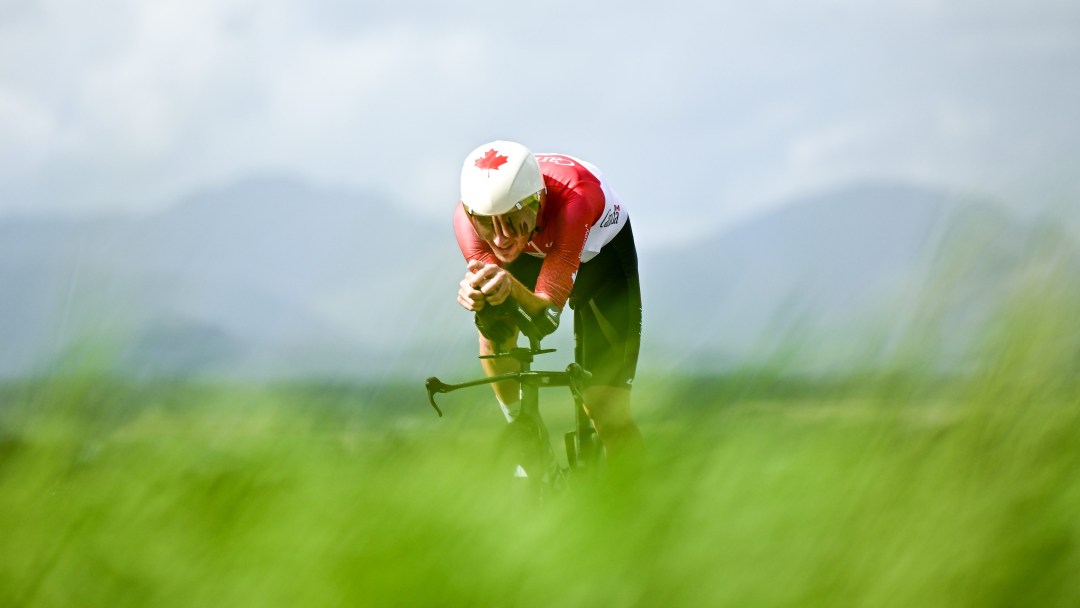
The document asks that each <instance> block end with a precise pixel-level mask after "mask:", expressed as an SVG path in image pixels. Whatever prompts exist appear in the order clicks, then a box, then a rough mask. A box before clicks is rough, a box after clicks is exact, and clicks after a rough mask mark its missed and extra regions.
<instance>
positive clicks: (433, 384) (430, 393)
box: [424, 376, 446, 418]
mask: <svg viewBox="0 0 1080 608" xmlns="http://www.w3.org/2000/svg"><path fill="white" fill-rule="evenodd" d="M424 388H426V389H427V398H428V403H430V404H431V407H433V408H435V413H436V414H438V415H439V418H442V410H440V409H439V406H438V405H436V404H435V393H443V392H446V383H445V382H443V381H442V380H439V379H438V378H436V377H435V376H432V377H430V378H428V379H427V382H425V383H424Z"/></svg>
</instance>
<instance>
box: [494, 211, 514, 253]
mask: <svg viewBox="0 0 1080 608" xmlns="http://www.w3.org/2000/svg"><path fill="white" fill-rule="evenodd" d="M493 227H494V230H493V231H492V232H494V234H495V238H494V239H493V240H494V242H495V245H496V246H498V247H506V246H507V245H509V244H510V242H511V241H512V240H514V235H511V234H510V231H509V230H507V229H506V223H505V222H503V221H502V218H498V217H497V218H495V221H494V226H493Z"/></svg>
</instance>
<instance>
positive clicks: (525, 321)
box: [425, 307, 601, 470]
mask: <svg viewBox="0 0 1080 608" xmlns="http://www.w3.org/2000/svg"><path fill="white" fill-rule="evenodd" d="M515 308H516V309H517V310H516V311H514V314H515V315H516V317H517V318H516V321H517V323H518V326H519V328H520V329H521V331H522V333H523V334H525V335H526V337H527V338H528V339H529V348H518V347H514V348H511V349H510V350H509V351H506V352H500V353H495V354H493V355H482V356H481V357H480V358H481V359H500V358H511V359H514V360H516V361H517V362H518V363H519V364H520V366H521V369H520V370H519V371H516V372H508V373H504V374H497V375H494V376H491V377H486V378H481V379H478V380H469V381H466V382H461V383H457V384H447V383H445V382H443V381H442V380H439V379H438V378H436V377H434V376H432V377H430V378H428V379H427V382H426V384H425V387H426V389H427V394H428V402H429V403H431V407H433V408H435V412H436V413H437V414H438V415H439V416H440V417H442V415H443V413H442V410H441V409H439V406H438V404H437V403H436V402H435V395H436V394H439V393H449V392H453V391H456V390H460V389H464V388H470V387H474V386H482V385H485V384H494V383H496V382H503V381H505V380H513V381H516V382H518V383H519V386H520V394H521V410H520V412H519V413H518V418H521V417H523V416H524V417H526V418H527V419H529V420H531V421H533V422H534V423H535V425H536V428H537V429H539V436H538V437H537V441H539V442H540V443H541V445H542V446H543V447H544V448H546V449H544V450H543V454H545V457H546V458H547V459H548V462H547V463H546V464H547V465H548V466H549V468H550V469H551V470H554V469H556V468H561V467H560V465H558V463H557V462H556V461H555V455H554V452H553V451H552V450H551V439H550V434H549V432H548V428H547V425H546V424H544V420H543V417H542V416H541V415H540V389H541V388H553V387H567V388H569V389H570V393H571V394H572V395H573V398H574V427H575V428H574V430H573V431H570V432H568V433H566V435H565V436H564V438H563V440H564V447H565V449H566V460H567V465H568V466H569V468H570V469H572V470H579V469H590V470H594V469H595V468H596V467H597V464H598V462H599V457H600V453H601V449H600V444H599V440H598V439H597V437H596V430H595V429H594V428H593V425H592V420H590V419H589V416H588V414H587V413H586V411H585V385H586V384H587V382H588V380H589V378H591V376H592V374H590V373H589V372H588V371H586V370H585V369H584V368H583V367H582V366H581V365H580V364H579V363H577V362H574V363H571V364H570V365H568V366H567V367H566V369H565V370H564V371H533V370H532V363H533V361H534V359H535V357H536V355H540V354H545V353H552V352H555V349H544V348H541V347H540V339H541V337H542V336H543V335H544V331H543V330H538V329H537V327H536V323H535V320H534V319H532V318H531V317H529V316H528V315H527V314H526V313H525V312H524V311H521V310H520V308H519V307H515ZM544 315H545V316H546V318H548V319H552V318H553V319H555V324H554V326H557V319H558V311H555V312H554V314H552V313H551V312H550V311H545V313H544ZM551 331H554V327H551V329H548V330H547V332H546V333H550V332H551Z"/></svg>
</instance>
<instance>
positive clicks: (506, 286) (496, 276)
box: [469, 261, 513, 306]
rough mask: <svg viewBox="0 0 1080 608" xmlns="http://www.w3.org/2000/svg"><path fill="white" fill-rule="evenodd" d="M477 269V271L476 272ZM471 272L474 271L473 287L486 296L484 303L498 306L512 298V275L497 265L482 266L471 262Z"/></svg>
mask: <svg viewBox="0 0 1080 608" xmlns="http://www.w3.org/2000/svg"><path fill="white" fill-rule="evenodd" d="M474 269H475V270H474ZM469 270H471V271H473V279H474V281H473V283H472V285H473V286H474V287H475V288H477V289H479V290H480V292H481V293H482V294H484V301H485V302H487V303H488V304H491V305H493V306H498V305H499V304H502V303H503V302H505V301H506V299H507V298H509V297H510V289H511V285H513V283H511V280H510V273H509V272H507V271H506V270H504V269H503V268H500V267H499V266H497V265H495V264H482V263H480V262H476V261H473V262H470V263H469Z"/></svg>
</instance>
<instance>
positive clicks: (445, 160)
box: [0, 0, 1080, 234]
mask: <svg viewBox="0 0 1080 608" xmlns="http://www.w3.org/2000/svg"><path fill="white" fill-rule="evenodd" d="M407 4H408V5H407V6H403V5H399V4H394V3H389V2H385V3H378V2H375V3H352V2H346V1H343V0H321V1H320V2H317V3H315V4H314V5H310V4H304V3H299V2H292V1H290V0H274V1H271V2H254V0H191V1H187V2H181V1H179V0H159V1H156V2H137V1H135V0H103V2H99V3H92V4H87V3H80V2H74V1H61V0H50V1H48V2H38V3H34V4H31V5H29V6H30V7H32V8H25V7H24V8H23V9H22V11H21V12H20V13H18V14H14V15H12V16H10V17H7V18H5V17H4V16H3V15H2V14H0V74H3V77H2V80H0V160H3V161H6V162H5V163H4V167H3V169H0V213H4V212H9V211H10V210H11V209H12V208H16V207H20V206H21V207H25V206H28V205H36V206H46V207H56V208H60V207H64V206H69V207H71V208H75V207H89V206H93V205H103V204H112V205H118V204H121V205H127V206H132V207H140V208H150V207H153V206H160V205H164V204H167V203H169V202H171V201H173V200H175V199H176V198H177V197H179V196H182V195H183V194H185V193H187V192H189V191H191V190H193V189H197V188H199V187H201V186H202V185H204V184H207V183H208V182H222V181H228V180H231V179H237V178H240V177H242V176H244V175H245V174H248V173H252V172H262V171H267V170H272V171H288V172H293V173H297V174H300V175H303V176H307V177H309V178H311V179H314V180H321V181H329V182H335V183H339V184H343V185H346V186H350V187H355V188H374V189H376V190H379V191H382V192H385V193H387V194H389V195H391V196H394V197H396V198H397V199H399V200H400V201H401V202H402V203H403V204H406V205H408V206H409V208H411V209H413V210H414V211H416V212H418V213H438V212H441V211H440V210H441V209H443V208H444V207H445V206H446V205H448V204H449V203H448V201H449V200H452V199H453V197H454V195H455V190H456V188H455V181H456V174H457V171H458V168H459V162H460V156H461V155H462V154H464V153H465V152H467V151H468V150H469V149H471V148H472V146H474V145H476V144H477V143H478V142H479V141H481V140H485V139H489V138H493V137H516V138H520V139H522V140H523V141H525V142H526V143H528V144H530V145H532V146H534V147H536V148H538V149H546V150H566V151H568V152H572V153H575V154H579V155H581V156H585V157H587V158H590V160H594V161H595V162H597V163H598V164H599V165H600V166H601V167H603V168H605V169H606V170H607V173H608V174H609V175H610V176H612V178H613V179H615V180H616V184H615V185H616V188H617V189H618V190H619V191H620V192H621V194H622V195H623V196H624V197H625V198H626V199H627V200H628V204H629V205H630V208H631V209H634V210H635V213H637V214H639V215H641V216H643V217H644V218H646V219H647V220H648V221H650V222H653V223H654V225H657V226H660V225H662V224H663V222H664V221H665V218H668V217H671V216H673V215H676V216H680V217H681V215H680V214H678V213H676V214H672V213H671V212H672V211H688V210H694V209H696V208H697V207H700V205H701V201H703V200H705V201H707V202H708V203H709V204H710V205H711V206H712V208H711V209H710V210H709V211H708V213H706V214H705V220H711V221H713V222H725V221H732V220H733V219H734V218H739V217H745V216H746V215H747V214H752V213H755V212H758V211H760V210H762V209H765V208H768V207H769V206H770V205H773V204H776V203H777V202H780V201H782V199H784V198H786V197H789V196H795V195H798V194H799V193H801V192H804V191H806V190H807V189H812V188H816V187H820V186H822V185H827V184H831V183H838V182H841V181H844V180H848V179H857V178H859V177H862V176H878V177H881V176H885V177H896V178H900V179H918V180H920V181H924V182H929V183H937V184H942V185H946V186H950V187H960V188H973V189H979V188H987V189H990V190H994V191H998V192H1009V193H1014V194H1015V193H1022V192H1024V191H1026V190H1028V189H1030V188H1031V187H1032V186H1033V184H1034V183H1035V182H1036V181H1038V180H1044V179H1046V175H1047V174H1046V173H1045V172H1040V170H1039V167H1040V166H1046V165H1047V164H1048V163H1057V166H1059V167H1060V166H1064V165H1063V164H1062V163H1064V162H1067V161H1066V160H1063V159H1072V160H1074V161H1075V160H1077V159H1078V157H1080V153H1078V152H1077V145H1076V144H1075V143H1074V142H1076V141H1078V140H1080V124H1077V121H1074V120H1070V119H1069V114H1070V108H1074V107H1075V106H1076V105H1080V83H1077V82H1076V81H1075V79H1074V78H1071V73H1072V71H1074V70H1072V69H1070V68H1071V67H1074V66H1075V65H1077V63H1078V61H1080V45H1078V43H1077V40H1080V35H1077V33H1078V27H1077V26H1078V24H1080V17H1078V15H1080V9H1077V8H1075V7H1074V6H1073V4H1074V3H1064V2H1046V1H1043V2H1036V3H1034V4H1032V3H1024V4H1023V7H1020V5H1019V3H1010V2H1006V1H1004V0H998V1H996V2H978V3H976V2H966V3H957V2H934V1H930V0H927V1H923V2H917V3H912V2H908V1H904V2H901V1H899V0H896V1H893V2H884V3H872V4H870V3H856V2H841V1H826V0H820V1H818V2H810V3H802V4H799V5H797V6H793V5H791V4H790V3H780V2H765V3H758V4H751V5H747V4H746V3H737V2H715V3H704V2H702V3H695V2H683V3H678V2H677V3H676V5H674V6H672V7H670V8H671V9H672V10H669V11H667V12H664V13H660V14H658V13H657V12H656V11H655V10H652V9H651V8H647V7H636V6H632V5H629V6H623V5H619V7H617V8H618V10H615V9H616V7H615V5H612V6H607V7H605V6H604V5H602V4H596V5H593V4H589V5H581V4H580V3H570V2H562V3H560V2H553V3H551V4H549V5H546V6H547V10H545V11H542V12H537V11H535V10H533V9H532V8H529V7H513V6H503V7H502V8H501V9H500V10H499V11H495V12H491V11H489V10H488V9H487V8H486V7H489V6H490V5H489V4H488V3H480V2H476V3H465V4H462V5H459V6H455V7H454V8H452V9H451V8H450V7H448V6H445V5H443V4H438V3H427V2H424V1H422V0H415V1H413V2H409V3H407ZM571 10H572V11H573V15H574V18H573V19H568V18H567V12H566V11H571ZM60 177H62V179H60ZM679 224H683V223H681V222H680V223H679ZM702 224H703V225H706V226H707V224H708V221H703V222H702ZM671 226H672V227H671V230H672V234H675V232H674V231H675V230H677V228H676V224H674V223H673V224H671Z"/></svg>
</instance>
